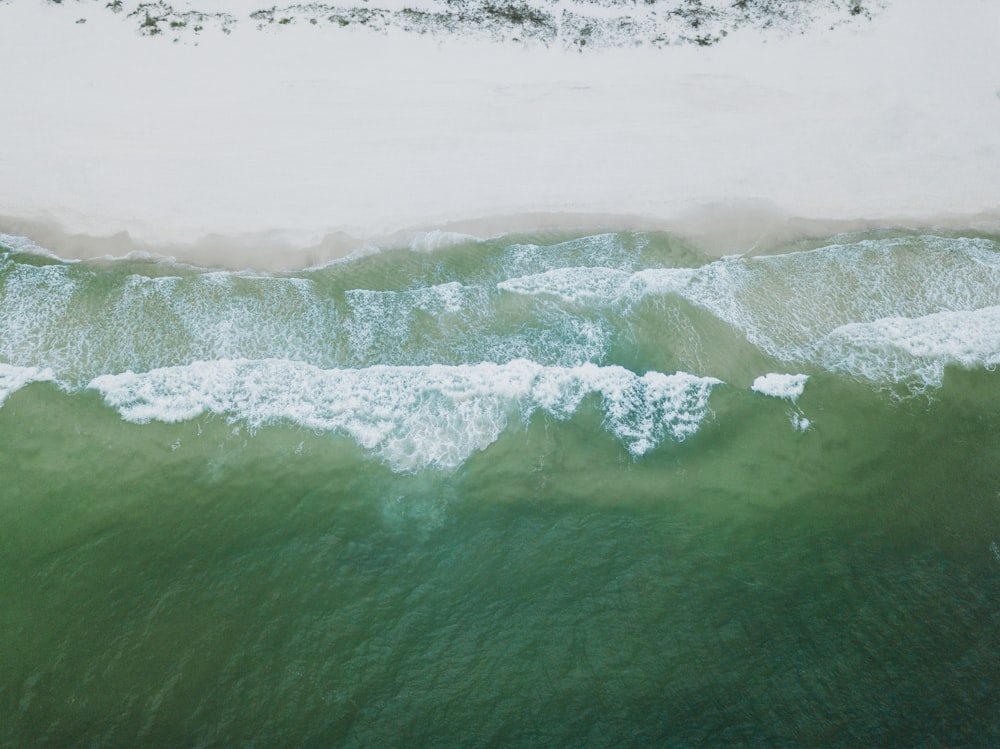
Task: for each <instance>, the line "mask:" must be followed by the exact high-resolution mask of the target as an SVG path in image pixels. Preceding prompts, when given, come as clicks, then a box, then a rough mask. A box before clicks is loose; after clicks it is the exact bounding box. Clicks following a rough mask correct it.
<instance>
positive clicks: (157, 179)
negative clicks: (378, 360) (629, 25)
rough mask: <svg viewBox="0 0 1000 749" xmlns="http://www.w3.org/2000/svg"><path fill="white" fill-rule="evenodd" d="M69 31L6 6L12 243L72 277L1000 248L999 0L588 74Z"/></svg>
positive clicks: (50, 18) (459, 55) (109, 25)
mask: <svg viewBox="0 0 1000 749" xmlns="http://www.w3.org/2000/svg"><path fill="white" fill-rule="evenodd" d="M231 4H235V5H238V4H239V3H237V2H236V0H231ZM101 5H103V3H102V4H101ZM225 5H226V3H223V2H214V3H212V6H213V7H217V6H225ZM85 7H87V6H86V4H78V5H77V6H74V7H71V8H68V9H66V8H64V7H51V6H50V7H46V6H45V5H44V4H43V3H40V2H37V3H36V2H28V1H27V0H25V1H23V2H22V1H20V0H19V1H18V2H14V3H6V4H4V3H0V71H3V72H2V73H0V100H2V101H3V103H4V108H3V111H2V112H0V231H3V232H8V233H17V234H27V235H29V236H31V237H32V238H33V239H35V240H36V241H38V242H39V243H40V244H43V245H45V246H46V247H49V248H50V249H52V250H54V251H56V252H58V253H60V254H62V255H67V256H87V255H91V254H105V253H109V252H110V253H118V254H120V253H124V252H127V251H129V250H130V249H133V248H136V247H139V248H144V249H147V250H149V251H153V252H159V253H164V254H170V255H174V256H176V257H179V258H181V259H185V260H189V261H195V262H199V263H204V264H224V265H230V266H232V265H244V266H245V265H254V266H260V267H280V266H294V265H301V264H305V263H315V262H320V261H323V260H325V259H328V258H330V257H334V256H336V255H338V254H342V253H343V252H345V251H346V250H350V249H353V248H355V247H358V246H359V245H361V244H364V243H371V242H384V241H386V239H387V238H388V237H390V236H392V235H395V236H396V238H397V239H398V238H400V237H406V236H409V234H412V232H416V231H428V230H432V229H439V228H449V229H453V230H464V231H472V232H473V233H479V234H482V233H491V232H495V231H497V230H500V229H510V228H543V227H551V226H571V225H572V226H581V227H583V226H587V227H590V226H593V227H594V228H596V227H598V226H620V227H622V228H625V227H628V226H636V227H645V228H652V227H664V228H675V229H681V230H684V231H688V232H694V233H698V232H706V231H707V232H708V233H709V234H710V237H709V239H710V240H711V242H710V243H714V245H715V248H716V249H718V250H720V251H727V252H738V251H744V250H746V249H748V248H749V247H750V246H751V245H752V244H753V242H754V241H755V240H756V239H757V238H758V237H759V236H760V235H764V234H768V233H772V234H773V233H775V232H776V231H788V230H799V229H807V228H808V227H814V228H815V227H819V226H833V225H836V226H843V227H845V228H850V227H857V226H864V225H896V224H908V225H914V224H921V225H936V224H943V223H948V224H951V225H986V226H989V227H990V228H995V227H997V226H1000V223H998V222H997V218H998V217H1000V43H998V41H997V40H998V39H1000V2H997V1H996V0H949V2H947V3H943V2H940V0H895V2H894V3H893V4H891V5H890V7H889V8H888V9H887V10H886V11H884V12H883V13H881V14H879V15H877V16H876V17H875V19H874V20H872V21H870V22H867V21H861V22H859V23H857V24H854V25H850V26H843V27H840V28H838V29H836V30H835V31H828V30H826V29H824V28H823V27H814V28H813V29H812V30H811V31H810V32H809V33H807V34H805V35H799V36H794V37H791V38H781V37H780V36H771V37H767V38H766V39H762V37H761V36H760V35H759V34H757V33H756V32H749V31H745V32H739V33H737V34H734V35H731V36H730V37H729V38H727V39H726V40H724V41H723V42H722V43H721V44H718V45H716V46H714V47H709V48H705V49H702V48H698V47H674V48H667V49H662V50H656V49H651V48H645V49H627V50H616V49H608V50H588V51H587V52H584V53H577V52H570V51H566V50H561V49H560V50H546V49H544V48H540V47H534V48H521V47H512V46H507V47H502V46H499V45H495V44H490V43H487V42H476V43H473V42H468V41H461V40H457V39H442V38H438V39H430V38H425V37H417V36H412V35H411V36H407V35H404V34H401V33H398V34H390V35H388V36H381V35H377V34H373V33H368V32H354V33H352V32H349V31H344V32H341V31H339V30H337V29H329V28H328V29H315V28H310V27H309V26H307V25H299V26H296V27H292V28H288V29H283V30H282V32H281V33H270V32H259V31H256V30H255V29H253V28H252V27H251V26H246V27H242V28H239V29H237V30H235V31H234V32H233V33H232V34H231V35H229V36H225V35H222V34H221V33H214V34H209V33H206V34H205V35H203V36H202V37H201V38H200V39H199V40H198V42H199V43H198V44H197V46H195V45H193V44H183V43H182V44H174V43H171V41H170V40H169V39H168V38H162V37H160V38H145V37H140V36H139V35H138V34H137V33H136V31H135V26H134V23H129V24H126V23H124V22H123V20H122V18H121V17H120V16H114V15H112V14H110V13H108V12H91V13H89V14H87V17H88V22H87V23H86V24H75V23H73V19H74V18H75V17H77V16H79V15H82V14H83V13H82V9H85ZM791 218H795V219H797V220H796V221H789V219H791ZM119 232H127V233H128V236H124V235H120V236H118V237H116V238H114V239H110V240H109V239H107V236H108V235H113V234H116V233H119ZM400 232H402V233H401V234H400ZM95 237H96V238H101V239H99V240H95V239H94V238H95Z"/></svg>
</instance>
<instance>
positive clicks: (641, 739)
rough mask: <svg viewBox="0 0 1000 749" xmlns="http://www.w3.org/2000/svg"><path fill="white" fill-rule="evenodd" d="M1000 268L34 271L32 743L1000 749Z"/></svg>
mask: <svg viewBox="0 0 1000 749" xmlns="http://www.w3.org/2000/svg"><path fill="white" fill-rule="evenodd" d="M998 364H1000V238H998V237H996V236H991V235H989V234H982V233H976V232H958V233H936V234H927V233H920V232H911V231H879V232H869V233H863V234H849V235H838V236H832V237H825V238H819V239H808V240H797V241H795V242H792V243H788V244H786V245H778V244H776V245H774V246H767V247H763V246H761V247H757V248H755V249H754V251H753V252H752V253H748V254H745V255H741V256H729V257H721V258H719V257H709V256H706V255H704V254H702V253H701V252H700V251H699V250H698V249H697V248H696V247H694V246H693V245H691V244H689V243H686V242H684V241H682V240H680V239H678V238H677V237H674V236H671V235H669V234H658V233H636V232H611V233H605V234H597V235H590V236H580V235H570V234H556V233H549V234H537V235H523V236H505V237H500V238H495V239H490V240H486V241H483V240H474V239H471V238H467V237H461V236H457V235H445V234H432V235H428V236H427V237H424V238H423V240H421V241H416V242H415V243H414V245H413V246H411V247H405V248H399V249H395V250H381V251H378V252H371V253H369V254H364V255H359V256H357V257H352V258H349V259H346V260H342V261H338V262H335V263H332V264H329V265H326V266H324V267H319V268H313V269H307V270H302V271H297V272H284V273H268V274H264V273H253V272H231V271H220V270H211V271H210V270H205V269H198V268H193V267H188V266H183V265H179V264H177V263H173V262H169V261H165V260H162V259H155V258H143V257H132V258H126V259H115V260H110V259H108V260H89V261H81V262H66V261H63V260H60V259H57V258H55V257H54V256H52V255H50V254H46V253H44V252H41V251H40V250H39V248H37V247H34V246H32V245H31V243H30V242H28V241H27V240H24V239H23V238H18V237H10V236H0V517H2V520H0V622H2V626H0V653H2V661H0V745H2V746H4V747H35V746H39V747H40V746H59V747H71V746H80V747H84V746H86V747H97V746H100V747H111V746H122V747H125V746H144V747H155V746H165V747H181V746H184V747H196V746H197V747H214V746H246V747H250V746H259V747H275V746H296V747H301V746H314V747H418V746H427V747H451V746H454V747H494V746H496V747H499V746H503V747H507V746H515V747H516V746H524V747H584V746H586V747H591V746H594V747H604V746H606V747H632V746H636V747H638V746H656V747H718V746H761V747H803V746H816V747H819V746H843V747H857V746H907V747H954V746H970V747H971V746H996V745H1000V669H998V667H997V663H998V660H997V653H998V649H1000V374H998V373H997V371H996V367H997V365H998Z"/></svg>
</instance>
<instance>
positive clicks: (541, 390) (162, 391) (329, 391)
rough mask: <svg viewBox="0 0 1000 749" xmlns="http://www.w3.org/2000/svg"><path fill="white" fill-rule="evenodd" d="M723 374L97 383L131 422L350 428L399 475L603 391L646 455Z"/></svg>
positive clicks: (200, 370)
mask: <svg viewBox="0 0 1000 749" xmlns="http://www.w3.org/2000/svg"><path fill="white" fill-rule="evenodd" d="M719 383H720V381H719V380H716V379H714V378H711V377H697V376H695V375H691V374H687V373H684V372H678V373H676V374H672V375H666V374H662V373H660V372H647V373H646V374H644V375H642V376H640V375H637V374H635V373H633V372H630V371H628V370H626V369H623V368H621V367H617V366H612V367H598V366H595V365H592V364H585V365H582V366H579V367H546V366H542V365H539V364H536V363H534V362H531V361H527V360H517V361H513V362H510V363H507V364H492V363H484V364H475V365H461V366H443V365H432V366H421V367H411V366H404V367H390V366H374V367H368V368H365V369H333V370H324V369H320V368H318V367H314V366H312V365H309V364H304V363H302V362H294V361H288V360H275V359H270V360H258V361H252V360H225V361H211V362H196V363H193V364H189V365H186V366H179V367H168V368H163V369H156V370H152V371H150V372H146V373H142V374H137V373H133V372H126V373H123V374H115V375H102V376H100V377H97V378H95V379H94V380H93V381H92V382H91V383H90V385H89V387H91V388H94V389H96V390H98V391H100V393H101V394H102V395H103V397H104V399H105V401H106V402H107V403H108V404H109V405H111V406H113V407H114V408H116V409H118V411H119V412H120V413H121V415H122V417H123V418H125V419H126V420H128V421H132V422H137V423H145V422H149V421H154V420H155V421H162V422H177V421H183V420H187V419H191V418H194V417H196V416H198V415H200V414H203V413H212V414H218V415H223V416H226V417H229V418H232V419H239V420H242V421H245V422H246V423H247V424H248V425H250V426H251V427H259V426H261V425H264V424H269V423H274V422H282V421H287V422H292V423H296V424H299V425H301V426H303V427H307V428H310V429H316V430H321V431H332V432H341V433H345V434H348V435H349V436H350V437H351V438H353V439H354V440H355V441H356V442H357V443H358V444H359V445H360V446H361V447H363V448H364V449H366V450H369V451H371V452H373V453H375V454H376V455H378V456H380V457H381V458H382V459H384V460H385V461H386V462H388V463H389V465H390V466H391V467H392V468H393V470H396V471H413V470H418V469H420V468H424V467H427V466H434V467H438V468H454V467H456V466H458V465H460V464H461V463H462V462H464V461H465V460H466V459H467V458H468V457H469V456H470V455H472V454H473V453H474V452H476V451H477V450H482V449H484V448H486V447H487V446H488V445H490V444H491V443H492V442H494V441H495V440H496V439H497V438H498V437H499V435H500V434H501V432H502V431H503V430H504V429H505V428H506V427H507V425H508V422H509V419H510V418H511V417H512V416H517V417H519V418H520V419H521V420H522V422H526V421H527V420H528V419H529V418H530V417H531V415H532V414H533V413H534V412H535V411H543V412H544V413H546V414H547V415H549V416H551V417H553V418H556V419H565V418H568V417H569V416H571V415H572V414H573V413H575V412H576V411H577V409H578V408H579V407H580V404H581V403H582V402H583V400H584V398H585V397H587V396H588V395H589V394H596V395H598V396H599V397H600V402H601V405H602V408H603V410H604V413H605V417H604V424H605V427H606V428H607V430H608V431H609V432H611V433H612V434H614V435H615V436H616V437H618V438H619V439H620V440H621V441H622V442H623V444H624V445H625V446H626V448H627V449H628V450H629V452H630V453H631V454H632V455H633V456H635V457H638V456H640V455H642V454H644V453H646V452H647V451H649V450H651V449H652V448H654V447H656V446H657V445H658V444H660V443H661V442H662V441H664V440H667V439H670V440H675V441H680V440H684V439H686V438H687V437H689V436H690V435H692V434H694V433H695V432H696V431H697V430H698V428H699V426H700V424H701V422H702V421H703V419H704V418H705V416H706V415H707V414H708V398H709V395H710V393H711V390H712V388H713V387H714V386H715V385H717V384H719Z"/></svg>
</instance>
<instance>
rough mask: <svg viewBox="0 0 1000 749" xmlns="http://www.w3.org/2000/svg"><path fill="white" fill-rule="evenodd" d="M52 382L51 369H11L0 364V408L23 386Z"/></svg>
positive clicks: (7, 365) (11, 367)
mask: <svg viewBox="0 0 1000 749" xmlns="http://www.w3.org/2000/svg"><path fill="white" fill-rule="evenodd" d="M53 380H55V374H54V373H53V372H52V370H51V369H40V368H38V367H13V366H11V365H9V364H0V406H2V405H3V404H4V402H5V401H6V400H7V398H9V397H10V396H11V395H12V394H13V393H14V392H16V391H18V390H20V389H21V388H23V387H24V386H25V385H29V384H31V383H32V382H51V381H53Z"/></svg>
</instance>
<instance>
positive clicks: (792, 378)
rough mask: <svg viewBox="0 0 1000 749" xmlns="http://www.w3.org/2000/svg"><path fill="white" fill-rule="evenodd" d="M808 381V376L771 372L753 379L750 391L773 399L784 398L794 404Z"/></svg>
mask: <svg viewBox="0 0 1000 749" xmlns="http://www.w3.org/2000/svg"><path fill="white" fill-rule="evenodd" d="M808 379H809V375H804V374H781V373H778V372H771V373H769V374H766V375H761V376H760V377H758V378H757V379H755V380H754V381H753V385H751V386H750V389H751V390H753V391H754V392H755V393H761V394H762V395H770V396H771V397H773V398H785V399H787V400H790V401H792V402H793V403H794V402H795V401H796V400H797V399H798V397H799V396H800V395H802V391H803V390H805V388H806V381H807V380H808Z"/></svg>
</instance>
